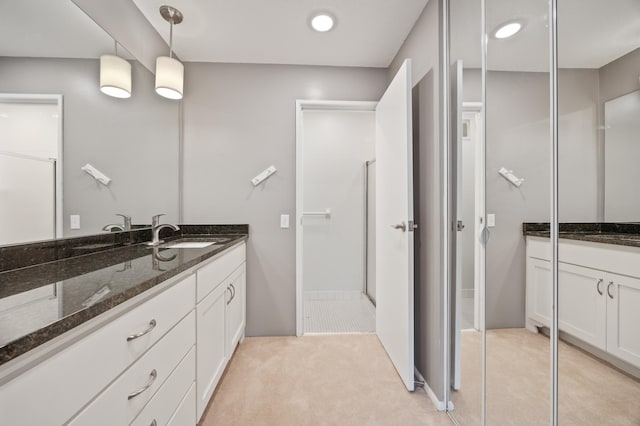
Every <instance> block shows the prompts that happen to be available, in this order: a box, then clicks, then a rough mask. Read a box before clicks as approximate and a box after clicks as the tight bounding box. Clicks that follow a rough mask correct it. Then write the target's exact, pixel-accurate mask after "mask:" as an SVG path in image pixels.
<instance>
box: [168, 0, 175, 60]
mask: <svg viewBox="0 0 640 426" xmlns="http://www.w3.org/2000/svg"><path fill="white" fill-rule="evenodd" d="M174 14H175V12H174V10H173V9H171V8H169V16H171V20H170V21H169V58H172V57H173V21H174V19H173V16H174Z"/></svg>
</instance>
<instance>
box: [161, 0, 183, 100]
mask: <svg viewBox="0 0 640 426" xmlns="http://www.w3.org/2000/svg"><path fill="white" fill-rule="evenodd" d="M160 15H162V17H163V18H164V19H165V21H167V22H169V24H170V29H169V56H159V57H158V58H157V59H156V93H157V94H158V95H160V96H164V97H165V98H169V99H182V87H183V84H184V65H182V64H181V63H180V61H178V60H177V59H175V58H173V26H174V25H177V24H179V23H180V22H182V19H183V16H182V13H181V12H180V11H179V10H178V9H176V8H175V7H171V6H160Z"/></svg>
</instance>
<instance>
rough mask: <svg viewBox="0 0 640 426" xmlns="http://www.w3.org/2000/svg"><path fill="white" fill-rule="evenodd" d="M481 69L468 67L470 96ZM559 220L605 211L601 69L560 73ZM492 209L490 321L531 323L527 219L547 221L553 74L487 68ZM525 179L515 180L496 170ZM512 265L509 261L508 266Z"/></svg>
mask: <svg viewBox="0 0 640 426" xmlns="http://www.w3.org/2000/svg"><path fill="white" fill-rule="evenodd" d="M479 87H480V71H479V70H465V81H464V100H465V101H478V100H480V99H479V95H480V91H479ZM559 103H560V105H559V113H560V164H561V170H560V194H561V201H560V221H563V222H569V221H571V222H580V221H595V220H597V219H598V210H599V196H598V140H597V123H598V120H597V116H598V114H597V111H598V71H597V70H568V69H563V70H561V71H560V74H559ZM486 112H487V129H486V131H487V141H486V150H487V163H486V175H487V179H486V182H487V188H486V199H487V213H494V214H496V227H495V228H492V229H491V239H490V241H489V243H488V245H487V252H486V262H487V266H486V271H487V272H486V273H487V276H486V288H487V296H486V312H487V328H510V327H523V326H524V315H525V311H524V307H525V299H524V296H525V244H524V243H525V240H524V237H523V235H522V222H538V221H540V222H548V221H549V197H550V181H549V167H550V162H551V160H550V155H551V153H550V132H549V76H548V74H546V73H523V72H499V71H491V72H489V74H488V76H487V105H486ZM501 167H506V168H507V169H512V170H514V173H515V174H516V175H517V176H519V177H523V178H524V179H525V182H524V183H523V184H522V186H521V187H520V188H516V187H514V186H512V185H511V184H510V183H508V182H507V181H506V180H505V179H503V178H502V177H501V176H500V175H499V174H498V173H497V170H498V169H500V168H501ZM505 265H506V267H505Z"/></svg>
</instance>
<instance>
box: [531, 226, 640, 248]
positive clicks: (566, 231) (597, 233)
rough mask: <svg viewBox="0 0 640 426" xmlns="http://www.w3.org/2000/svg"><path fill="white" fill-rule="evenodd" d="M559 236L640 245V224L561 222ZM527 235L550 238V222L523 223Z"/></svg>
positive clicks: (600, 242) (570, 238)
mask: <svg viewBox="0 0 640 426" xmlns="http://www.w3.org/2000/svg"><path fill="white" fill-rule="evenodd" d="M559 225H560V226H559V227H560V232H559V233H558V237H559V238H560V239H565V240H578V241H588V242H592V243H599V244H612V245H618V246H630V247H640V225H638V224H636V223H605V222H603V223H599V222H594V223H560V224H559ZM522 233H523V235H524V236H525V237H541V238H549V237H550V231H549V224H548V223H523V226H522Z"/></svg>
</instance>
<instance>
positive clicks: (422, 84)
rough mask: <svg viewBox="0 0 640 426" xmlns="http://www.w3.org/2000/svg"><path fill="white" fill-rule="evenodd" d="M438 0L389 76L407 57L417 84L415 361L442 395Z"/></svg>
mask: <svg viewBox="0 0 640 426" xmlns="http://www.w3.org/2000/svg"><path fill="white" fill-rule="evenodd" d="M439 15H440V1H436V0H431V1H429V3H427V6H426V7H425V9H424V11H423V12H422V14H421V15H420V17H419V18H418V20H417V21H416V24H415V26H414V27H413V29H412V30H411V32H410V33H409V36H408V37H407V39H406V40H405V42H404V44H403V45H402V47H401V48H400V50H399V51H398V54H397V55H396V57H395V58H394V60H393V61H392V63H391V65H390V67H389V75H388V78H389V80H391V79H392V78H393V76H394V75H395V73H396V72H397V70H398V68H400V66H401V65H402V62H403V61H404V59H405V58H411V60H412V78H413V83H414V86H415V87H414V91H413V94H414V97H417V99H415V100H414V121H413V123H414V185H415V186H414V207H415V209H416V211H415V212H414V216H415V218H416V222H417V223H418V224H419V226H420V227H419V228H418V231H419V232H416V239H415V268H416V269H415V364H416V367H417V369H418V370H419V371H420V373H421V374H422V375H423V376H424V378H425V380H426V382H427V384H428V385H429V387H430V388H431V389H432V390H433V391H434V393H435V394H436V396H437V397H438V398H439V399H440V400H444V368H443V366H444V359H443V356H442V342H443V339H444V335H443V330H444V317H443V311H442V305H443V300H444V299H443V297H444V294H443V290H444V288H443V284H442V282H443V281H442V241H443V240H442V237H443V235H442V231H443V229H444V228H445V227H444V225H443V218H442V215H441V211H442V203H441V196H442V194H441V182H442V176H441V161H442V140H443V138H442V134H441V130H442V129H441V126H440V123H441V120H442V114H441V111H442V108H441V96H440V90H441V87H442V83H441V80H440V72H439V71H440V70H439V67H440V50H439V44H440V36H439V29H440V27H441V24H440V16H439Z"/></svg>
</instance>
